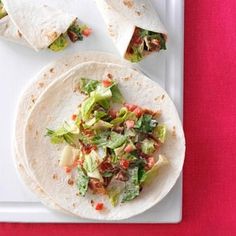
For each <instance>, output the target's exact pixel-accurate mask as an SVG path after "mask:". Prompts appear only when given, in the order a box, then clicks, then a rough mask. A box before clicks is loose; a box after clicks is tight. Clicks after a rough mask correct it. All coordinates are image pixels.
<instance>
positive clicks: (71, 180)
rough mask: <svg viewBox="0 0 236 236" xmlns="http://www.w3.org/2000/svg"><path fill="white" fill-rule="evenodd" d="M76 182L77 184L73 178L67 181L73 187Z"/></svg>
mask: <svg viewBox="0 0 236 236" xmlns="http://www.w3.org/2000/svg"><path fill="white" fill-rule="evenodd" d="M74 182H75V181H74V180H73V179H71V178H70V179H68V181H67V183H68V184H69V185H71V186H72V185H74Z"/></svg>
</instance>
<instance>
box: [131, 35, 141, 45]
mask: <svg viewBox="0 0 236 236" xmlns="http://www.w3.org/2000/svg"><path fill="white" fill-rule="evenodd" d="M132 42H133V43H134V44H141V43H142V39H141V37H140V36H134V37H133V40H132Z"/></svg>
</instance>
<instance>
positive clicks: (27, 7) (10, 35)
mask: <svg viewBox="0 0 236 236" xmlns="http://www.w3.org/2000/svg"><path fill="white" fill-rule="evenodd" d="M2 3H3V4H4V8H5V9H6V12H7V14H8V15H7V16H5V17H3V18H2V19H0V36H1V37H4V38H6V39H8V40H11V41H14V42H17V43H20V44H24V45H28V46H30V47H32V48H33V49H35V50H36V51H39V50H41V49H44V48H47V47H49V46H50V45H51V44H52V43H53V42H54V41H55V40H56V39H57V38H58V37H59V36H60V35H61V34H63V33H65V32H66V31H67V29H68V28H69V27H70V25H71V24H72V23H73V22H74V21H75V20H76V16H73V15H70V14H68V13H66V12H63V11H61V10H58V9H55V8H53V7H51V6H47V5H39V4H38V2H37V1H26V0H2Z"/></svg>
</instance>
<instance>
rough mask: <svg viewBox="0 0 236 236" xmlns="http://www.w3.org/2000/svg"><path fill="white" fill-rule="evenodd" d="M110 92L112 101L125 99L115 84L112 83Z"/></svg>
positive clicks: (118, 101) (120, 101) (122, 101)
mask: <svg viewBox="0 0 236 236" xmlns="http://www.w3.org/2000/svg"><path fill="white" fill-rule="evenodd" d="M111 93H112V101H113V102H114V103H124V101H125V100H124V98H123V96H122V94H121V92H120V90H119V88H118V85H117V84H114V85H113V86H111Z"/></svg>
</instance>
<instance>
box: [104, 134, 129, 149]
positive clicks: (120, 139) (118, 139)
mask: <svg viewBox="0 0 236 236" xmlns="http://www.w3.org/2000/svg"><path fill="white" fill-rule="evenodd" d="M126 140H127V136H125V135H122V134H118V133H116V132H111V136H110V140H109V142H108V144H107V147H109V148H111V149H115V148H118V147H120V146H121V145H122V144H124V142H125V141H126Z"/></svg>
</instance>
